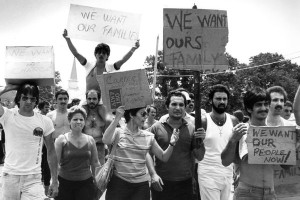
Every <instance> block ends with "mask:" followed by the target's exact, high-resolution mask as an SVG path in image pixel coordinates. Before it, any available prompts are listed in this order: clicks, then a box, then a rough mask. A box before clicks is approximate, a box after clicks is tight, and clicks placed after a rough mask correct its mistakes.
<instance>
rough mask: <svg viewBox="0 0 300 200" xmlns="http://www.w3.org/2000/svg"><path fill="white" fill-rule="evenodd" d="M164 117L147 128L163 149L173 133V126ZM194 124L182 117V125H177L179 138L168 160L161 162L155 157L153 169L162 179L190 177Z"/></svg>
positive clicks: (166, 146) (180, 179)
mask: <svg viewBox="0 0 300 200" xmlns="http://www.w3.org/2000/svg"><path fill="white" fill-rule="evenodd" d="M167 119H168V115H167V117H166V118H165V119H161V121H158V122H156V123H155V124H153V125H152V126H151V127H150V128H149V129H148V130H149V131H150V132H152V133H153V134H154V135H155V139H156V141H157V143H158V144H159V146H160V147H161V148H162V149H163V150H165V149H167V148H168V146H169V143H170V138H171V136H172V134H173V128H172V127H171V125H170V124H169V123H168V121H167ZM194 130H195V128H194V125H193V124H190V123H188V122H187V121H186V120H184V119H182V125H181V126H180V127H179V139H178V141H177V143H176V145H175V146H174V149H173V153H172V155H171V157H170V159H169V161H168V162H162V161H161V160H159V159H155V169H156V172H157V174H158V175H159V176H160V177H161V178H162V179H164V180H169V181H183V180H187V179H189V178H191V177H192V174H193V172H192V168H193V159H194V158H193V155H192V139H193V134H194Z"/></svg>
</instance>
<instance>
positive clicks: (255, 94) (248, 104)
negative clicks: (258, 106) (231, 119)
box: [244, 87, 271, 116]
mask: <svg viewBox="0 0 300 200" xmlns="http://www.w3.org/2000/svg"><path fill="white" fill-rule="evenodd" d="M270 100H271V99H270V96H268V95H267V91H266V90H265V89H263V88H260V87H255V88H250V89H249V90H247V91H246V93H245V95H244V107H245V111H246V113H247V114H248V115H249V116H251V113H249V112H248V109H250V110H252V109H253V106H254V104H255V103H257V102H259V101H266V102H268V103H270Z"/></svg>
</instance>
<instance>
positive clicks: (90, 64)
mask: <svg viewBox="0 0 300 200" xmlns="http://www.w3.org/2000/svg"><path fill="white" fill-rule="evenodd" d="M95 66H96V62H90V61H88V60H87V62H86V64H85V65H84V68H85V72H86V75H85V76H86V77H87V76H88V75H89V74H90V72H91V71H92V70H93V69H94V68H95ZM105 70H106V72H113V71H115V70H116V69H115V67H114V65H113V64H108V63H106V64H105Z"/></svg>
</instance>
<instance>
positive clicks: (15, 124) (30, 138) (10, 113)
mask: <svg viewBox="0 0 300 200" xmlns="http://www.w3.org/2000/svg"><path fill="white" fill-rule="evenodd" d="M18 111H19V109H15V108H13V109H7V108H4V114H3V115H2V117H0V123H1V124H2V125H3V129H4V131H5V148H6V157H5V163H4V168H3V170H2V171H3V172H5V173H8V174H14V175H28V174H40V173H41V155H42V147H43V137H42V136H47V135H49V134H51V133H52V132H53V131H54V127H53V123H52V121H51V119H50V118H48V117H46V116H44V115H41V114H39V113H36V112H34V115H33V116H32V117H25V116H22V115H20V114H19V112H18Z"/></svg>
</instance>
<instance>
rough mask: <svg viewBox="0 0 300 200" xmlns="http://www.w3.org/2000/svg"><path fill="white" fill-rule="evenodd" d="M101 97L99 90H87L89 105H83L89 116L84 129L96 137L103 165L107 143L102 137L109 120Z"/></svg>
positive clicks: (99, 156) (86, 132)
mask: <svg viewBox="0 0 300 200" xmlns="http://www.w3.org/2000/svg"><path fill="white" fill-rule="evenodd" d="M100 98H101V94H100V92H99V91H97V90H94V89H92V90H89V91H87V92H86V101H87V105H83V106H82V107H83V108H84V109H85V110H86V113H87V118H86V122H85V127H84V130H83V131H84V133H85V134H88V135H90V136H92V137H93V138H94V140H95V142H96V146H97V151H98V158H99V161H100V163H101V165H103V164H104V162H105V145H104V144H103V142H102V137H103V133H104V131H105V129H106V125H107V124H106V123H107V120H106V110H105V107H104V106H103V105H99V101H100ZM99 113H101V114H99ZM102 116H103V117H102Z"/></svg>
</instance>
